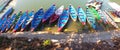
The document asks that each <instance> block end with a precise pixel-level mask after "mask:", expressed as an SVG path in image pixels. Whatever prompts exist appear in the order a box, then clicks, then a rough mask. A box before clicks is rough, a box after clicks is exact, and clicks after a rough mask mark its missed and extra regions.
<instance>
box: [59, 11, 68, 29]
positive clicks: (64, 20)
mask: <svg viewBox="0 0 120 50" xmlns="http://www.w3.org/2000/svg"><path fill="white" fill-rule="evenodd" d="M68 20H69V10H68V9H66V10H64V11H63V13H62V15H61V16H60V18H59V20H58V31H61V30H62V29H63V27H64V26H65V25H66V24H67V22H68Z"/></svg>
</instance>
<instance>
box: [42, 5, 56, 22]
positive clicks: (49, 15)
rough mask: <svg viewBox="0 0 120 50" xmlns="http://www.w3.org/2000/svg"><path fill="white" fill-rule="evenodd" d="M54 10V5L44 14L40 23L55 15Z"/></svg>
mask: <svg viewBox="0 0 120 50" xmlns="http://www.w3.org/2000/svg"><path fill="white" fill-rule="evenodd" d="M55 10H56V6H55V4H53V5H52V6H51V7H50V8H49V9H48V10H47V11H46V12H45V14H44V17H43V19H42V23H44V22H45V21H46V20H48V19H49V18H50V17H51V15H52V14H54V13H55Z"/></svg>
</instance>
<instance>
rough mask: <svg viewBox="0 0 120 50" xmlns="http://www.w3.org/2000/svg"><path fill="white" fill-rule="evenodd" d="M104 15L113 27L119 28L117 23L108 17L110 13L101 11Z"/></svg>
mask: <svg viewBox="0 0 120 50" xmlns="http://www.w3.org/2000/svg"><path fill="white" fill-rule="evenodd" d="M103 13H104V15H105V16H106V17H107V20H108V21H109V22H110V23H111V24H112V25H113V26H114V27H115V28H119V27H118V25H117V24H116V23H115V22H114V21H113V19H111V18H110V14H108V13H107V11H106V10H105V11H103Z"/></svg>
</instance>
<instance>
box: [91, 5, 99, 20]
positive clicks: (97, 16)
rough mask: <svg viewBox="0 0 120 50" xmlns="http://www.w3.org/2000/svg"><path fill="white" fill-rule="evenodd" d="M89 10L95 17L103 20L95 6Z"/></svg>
mask: <svg viewBox="0 0 120 50" xmlns="http://www.w3.org/2000/svg"><path fill="white" fill-rule="evenodd" d="M89 10H90V12H91V13H92V14H93V15H94V17H95V18H96V19H97V20H98V21H100V20H101V17H100V15H99V13H98V12H97V11H96V10H95V9H94V8H92V7H90V8H89Z"/></svg>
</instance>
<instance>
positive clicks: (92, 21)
mask: <svg viewBox="0 0 120 50" xmlns="http://www.w3.org/2000/svg"><path fill="white" fill-rule="evenodd" d="M86 15H87V21H88V23H89V24H90V26H91V27H92V28H93V29H96V21H95V17H94V15H93V14H92V13H91V12H90V10H89V8H87V9H86Z"/></svg>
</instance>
